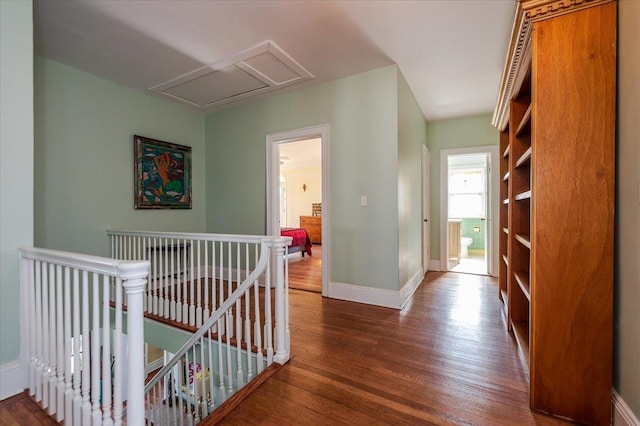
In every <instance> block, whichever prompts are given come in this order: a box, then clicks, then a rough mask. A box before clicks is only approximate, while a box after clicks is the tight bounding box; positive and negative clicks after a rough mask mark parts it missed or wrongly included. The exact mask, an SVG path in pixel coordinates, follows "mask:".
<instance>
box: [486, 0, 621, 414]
mask: <svg viewBox="0 0 640 426" xmlns="http://www.w3.org/2000/svg"><path fill="white" fill-rule="evenodd" d="M508 55H509V56H508V61H507V66H506V68H505V71H504V74H503V79H502V84H501V90H500V94H499V97H498V105H497V107H496V111H495V113H494V120H493V121H494V125H495V126H496V127H498V128H499V129H500V131H501V136H500V144H501V149H502V153H503V159H502V161H501V164H500V168H501V173H502V184H501V188H500V194H501V198H502V202H501V209H500V222H501V225H500V228H501V238H500V245H499V249H500V251H501V254H502V261H501V265H500V298H501V299H502V300H503V302H504V306H505V311H504V312H505V315H506V318H507V324H508V327H509V330H510V331H512V332H513V335H514V338H515V340H516V342H517V344H518V347H519V348H520V351H521V354H522V358H523V361H524V363H525V364H526V365H527V366H528V368H529V378H530V403H531V407H532V408H533V409H536V410H539V411H542V412H545V413H549V414H553V415H557V416H561V417H565V418H569V419H571V420H574V421H577V422H581V423H588V424H610V422H611V388H612V377H611V374H612V352H613V343H612V341H613V337H612V334H613V236H614V233H613V225H614V161H615V100H616V98H615V96H616V92H615V90H616V83H615V77H616V57H615V55H616V3H615V1H609V0H602V1H600V0H593V1H589V2H561V1H550V0H522V1H520V2H518V3H517V11H516V21H515V23H514V33H513V34H512V38H511V44H510V48H509V52H508Z"/></svg>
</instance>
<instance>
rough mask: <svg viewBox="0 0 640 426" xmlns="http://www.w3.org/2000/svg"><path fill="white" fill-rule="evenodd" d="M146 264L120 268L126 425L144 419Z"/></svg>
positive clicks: (124, 265) (135, 263) (147, 265)
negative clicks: (123, 299) (123, 301)
mask: <svg viewBox="0 0 640 426" xmlns="http://www.w3.org/2000/svg"><path fill="white" fill-rule="evenodd" d="M149 265H150V263H149V261H146V260H145V261H142V262H123V263H122V264H120V265H119V269H120V271H123V273H122V280H123V283H122V286H123V287H124V290H125V293H126V296H127V299H126V300H127V343H128V347H129V356H128V364H127V371H128V374H127V380H128V381H127V424H130V425H143V424H144V423H145V418H144V311H143V308H142V304H143V298H144V289H145V287H146V285H147V277H148V276H149Z"/></svg>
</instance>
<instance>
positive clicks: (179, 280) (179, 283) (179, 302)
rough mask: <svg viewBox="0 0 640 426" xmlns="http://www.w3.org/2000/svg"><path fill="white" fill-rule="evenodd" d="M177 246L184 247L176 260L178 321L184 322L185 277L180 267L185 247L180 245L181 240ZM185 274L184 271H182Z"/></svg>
mask: <svg viewBox="0 0 640 426" xmlns="http://www.w3.org/2000/svg"><path fill="white" fill-rule="evenodd" d="M176 241H177V244H178V245H179V246H181V247H182V250H181V251H178V257H177V258H176V273H177V277H178V278H177V283H176V321H178V322H180V321H182V298H181V295H182V287H183V283H184V275H181V274H180V271H181V269H180V265H182V256H181V255H180V254H181V253H183V252H184V245H182V244H181V243H180V240H179V239H178V240H176ZM182 271H183V272H184V269H182Z"/></svg>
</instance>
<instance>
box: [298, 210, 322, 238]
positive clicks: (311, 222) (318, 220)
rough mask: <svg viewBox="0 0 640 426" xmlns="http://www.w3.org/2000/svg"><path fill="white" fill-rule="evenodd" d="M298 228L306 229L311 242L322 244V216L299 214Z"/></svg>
mask: <svg viewBox="0 0 640 426" xmlns="http://www.w3.org/2000/svg"><path fill="white" fill-rule="evenodd" d="M300 228H304V229H306V230H307V233H308V234H309V238H311V242H312V243H313V244H322V216H300Z"/></svg>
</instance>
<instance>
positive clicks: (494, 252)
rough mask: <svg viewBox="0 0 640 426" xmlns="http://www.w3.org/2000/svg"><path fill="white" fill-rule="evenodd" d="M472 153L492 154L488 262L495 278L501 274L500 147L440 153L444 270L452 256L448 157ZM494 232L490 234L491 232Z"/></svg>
mask: <svg viewBox="0 0 640 426" xmlns="http://www.w3.org/2000/svg"><path fill="white" fill-rule="evenodd" d="M471 154H488V155H489V168H490V169H491V171H490V173H489V179H490V182H491V184H490V185H489V195H488V203H487V217H486V221H487V228H486V229H487V230H488V231H486V232H487V236H488V238H487V247H486V250H488V251H489V255H490V256H491V258H490V259H488V265H487V266H488V269H489V274H490V275H491V276H497V274H498V241H499V232H498V231H499V225H500V224H499V220H498V216H499V211H500V210H499V202H500V201H499V187H500V186H499V185H500V176H499V169H498V164H499V163H498V161H499V147H498V146H497V145H486V146H474V147H469V148H454V149H443V150H441V151H440V267H439V270H440V271H448V270H449V265H448V264H447V263H448V262H447V260H448V257H449V256H448V255H447V253H449V239H448V238H447V237H448V236H447V229H448V225H447V219H448V216H449V199H448V194H449V190H448V187H449V175H448V171H449V164H448V161H447V160H448V157H449V156H450V155H471ZM489 231H490V232H489Z"/></svg>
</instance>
